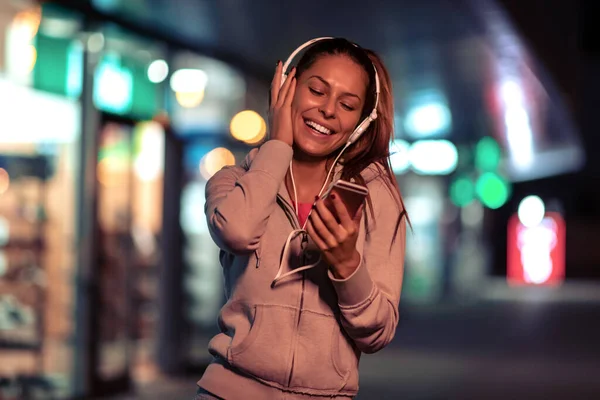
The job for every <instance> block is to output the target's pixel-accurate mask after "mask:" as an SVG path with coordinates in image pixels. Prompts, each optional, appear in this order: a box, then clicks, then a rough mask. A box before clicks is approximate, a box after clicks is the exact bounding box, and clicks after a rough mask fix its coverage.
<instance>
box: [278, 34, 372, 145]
mask: <svg viewBox="0 0 600 400" xmlns="http://www.w3.org/2000/svg"><path fill="white" fill-rule="evenodd" d="M331 39H335V38H333V37H329V36H327V37H320V38H315V39H312V40H309V41H308V42H306V43H304V44H303V45H301V46H300V47H298V48H297V49H296V50H294V52H293V53H292V54H291V55H290V56H289V58H288V59H287V61H286V62H285V64H283V69H282V71H283V72H282V74H281V85H282V86H283V83H284V82H285V80H286V79H287V74H286V71H287V69H288V68H289V66H290V64H291V63H292V61H293V60H294V58H295V57H296V55H297V54H298V53H299V52H301V51H302V50H304V49H305V48H307V47H308V46H310V45H312V44H313V43H316V42H319V41H321V40H331ZM352 44H353V45H354V46H355V47H357V48H360V47H359V46H358V45H356V44H354V43H352ZM373 71H374V72H375V105H374V106H373V110H372V111H371V113H370V114H369V115H368V116H367V117H366V118H365V119H363V120H362V121H361V122H360V124H358V126H357V127H356V129H354V132H352V135H350V137H349V138H348V141H347V142H346V147H348V146H350V145H351V144H352V143H354V142H356V141H357V140H358V138H359V137H360V136H361V135H362V134H363V133H364V132H365V131H366V130H367V128H368V127H369V125H370V124H371V122H373V121H375V120H376V119H377V106H378V105H379V75H377V68H375V65H373Z"/></svg>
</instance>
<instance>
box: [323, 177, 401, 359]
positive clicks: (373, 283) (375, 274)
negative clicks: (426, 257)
mask: <svg viewBox="0 0 600 400" xmlns="http://www.w3.org/2000/svg"><path fill="white" fill-rule="evenodd" d="M372 186H373V187H371V188H370V189H369V190H370V191H371V193H372V195H371V198H372V200H373V207H374V222H375V224H374V225H373V226H372V227H371V230H370V232H369V234H368V235H366V237H365V241H364V246H363V248H362V252H361V251H360V248H359V253H360V254H361V263H360V265H359V266H358V268H357V269H356V270H355V271H354V272H353V273H352V275H350V276H349V277H347V278H345V279H336V278H335V277H334V276H333V274H332V273H331V271H330V272H329V278H330V279H331V281H332V283H333V286H334V287H335V290H336V292H337V295H338V305H339V307H340V311H341V316H342V319H341V322H342V326H343V327H344V329H345V331H346V333H347V334H348V335H349V336H350V337H351V338H352V339H353V340H354V343H355V344H356V346H357V347H358V348H359V349H360V350H361V351H362V352H363V353H375V352H377V351H379V350H381V349H382V348H384V347H385V346H386V345H387V344H388V343H390V342H391V341H392V339H393V338H394V335H395V333H396V327H397V325H398V305H399V302H400V291H401V288H402V278H403V272H404V252H405V243H406V221H405V219H404V217H403V219H402V221H401V222H400V225H399V226H398V227H396V224H397V221H398V217H399V216H400V211H401V210H400V209H399V208H398V206H397V205H396V204H397V203H396V200H395V195H393V194H392V193H390V190H389V189H388V188H387V187H386V186H385V185H384V184H383V182H382V181H381V179H377V180H376V182H374V184H373V185H372ZM394 235H396V238H395V241H394V242H393V243H392V239H393V237H394ZM390 245H391V247H390Z"/></svg>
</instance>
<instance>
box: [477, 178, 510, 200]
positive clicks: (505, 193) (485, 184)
mask: <svg viewBox="0 0 600 400" xmlns="http://www.w3.org/2000/svg"><path fill="white" fill-rule="evenodd" d="M475 190H476V192H477V197H479V199H480V200H481V202H482V203H483V204H484V205H485V206H486V207H488V208H491V209H496V208H499V207H502V206H503V205H504V203H506V201H507V200H508V197H509V196H510V187H509V184H508V182H506V181H505V180H504V179H503V178H502V177H500V176H499V175H498V174H496V173H493V172H486V173H484V174H482V175H481V176H480V177H479V179H478V180H477V184H476V186H475Z"/></svg>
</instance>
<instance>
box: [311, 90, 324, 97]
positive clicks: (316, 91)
mask: <svg viewBox="0 0 600 400" xmlns="http://www.w3.org/2000/svg"><path fill="white" fill-rule="evenodd" d="M308 90H310V92H311V93H312V94H314V95H315V96H323V92H319V91H318V90H315V89H313V88H308Z"/></svg>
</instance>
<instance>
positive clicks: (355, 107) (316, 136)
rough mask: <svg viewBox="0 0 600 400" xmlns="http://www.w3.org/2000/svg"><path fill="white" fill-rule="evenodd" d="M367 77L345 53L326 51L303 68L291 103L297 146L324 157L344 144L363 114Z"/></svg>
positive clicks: (301, 149)
mask: <svg viewBox="0 0 600 400" xmlns="http://www.w3.org/2000/svg"><path fill="white" fill-rule="evenodd" d="M368 81H369V77H368V75H367V73H366V72H365V70H364V69H363V68H362V67H361V66H360V65H359V64H357V63H356V62H354V61H353V60H352V59H350V58H349V57H347V56H345V55H324V56H322V57H320V58H319V59H317V60H316V61H315V63H314V64H313V65H311V67H310V68H308V69H307V70H305V71H304V72H302V74H301V75H300V76H298V79H297V86H296V94H295V96H294V100H293V103H292V124H293V130H294V145H295V148H296V150H297V151H300V153H301V154H303V155H305V156H309V157H311V158H321V157H323V158H325V157H326V156H328V155H329V154H331V153H332V152H333V151H334V150H336V149H337V148H339V147H340V146H342V145H343V144H345V143H346V141H347V139H348V137H349V136H350V135H351V134H352V132H353V131H354V129H355V128H356V125H357V124H358V123H359V119H360V117H361V115H362V110H363V106H364V104H365V96H366V93H367V86H368Z"/></svg>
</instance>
